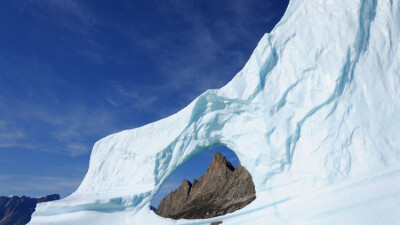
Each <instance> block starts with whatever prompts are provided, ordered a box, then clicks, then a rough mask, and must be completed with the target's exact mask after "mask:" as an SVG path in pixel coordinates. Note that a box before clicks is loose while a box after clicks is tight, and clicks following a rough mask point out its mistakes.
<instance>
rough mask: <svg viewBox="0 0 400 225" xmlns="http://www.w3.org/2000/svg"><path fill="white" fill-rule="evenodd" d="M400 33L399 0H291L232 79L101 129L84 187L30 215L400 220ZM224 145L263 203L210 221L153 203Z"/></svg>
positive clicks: (40, 220)
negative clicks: (173, 105)
mask: <svg viewBox="0 0 400 225" xmlns="http://www.w3.org/2000/svg"><path fill="white" fill-rule="evenodd" d="M399 36H400V3H399V1H398V0H379V1H378V0H335V1H332V0H325V1H323V0H291V1H290V3H289V6H288V8H287V10H286V12H285V15H284V16H283V18H282V19H281V21H280V22H279V23H278V24H277V25H276V27H275V28H274V29H273V30H272V31H271V32H270V33H267V34H265V35H264V36H263V37H262V39H261V40H260V42H259V43H258V45H257V47H256V49H255V50H254V52H253V53H252V55H251V57H250V59H249V60H248V62H247V63H246V65H245V66H244V68H243V69H242V70H241V71H240V72H239V73H238V74H237V75H236V76H235V77H234V78H233V79H232V80H231V81H230V82H229V83H228V84H226V85H225V86H224V87H222V88H220V89H218V90H208V91H206V92H205V93H203V94H202V95H200V96H199V97H197V98H196V99H195V100H194V101H193V102H192V103H190V104H189V105H188V106H187V107H185V108H184V109H182V110H181V111H179V112H177V113H176V114H174V115H171V116H169V117H167V118H165V119H162V120H160V121H157V122H154V123H151V124H148V125H145V126H143V127H139V128H136V129H132V130H126V131H122V132H119V133H116V134H112V135H110V136H107V137H105V138H103V139H101V140H99V141H98V142H97V143H96V144H95V145H94V147H93V150H92V154H91V157H90V163H89V169H88V172H87V174H86V176H85V178H84V180H83V181H82V183H81V185H80V186H79V188H78V189H77V190H76V191H75V192H74V193H73V194H71V195H70V196H68V197H66V198H64V199H61V200H59V201H55V202H48V203H41V204H39V205H38V207H37V208H36V212H35V213H34V214H33V218H32V220H31V222H30V223H29V224H32V225H33V224H41V225H43V224H75V225H79V224H82V225H83V224H84V225H88V224H96V225H101V224H105V225H110V224H162V225H168V224H210V223H211V222H213V221H223V224H224V225H225V224H240V225H242V224H266V225H268V224H296V225H301V224H304V225H309V224H341V225H346V224H349V225H350V224H351V225H353V224H363V225H369V224H371V225H376V224H385V225H387V224H399V223H400V222H399V220H400V213H399V212H400V135H399V134H400V133H399V129H400V48H399V43H400V38H399ZM220 145H224V146H227V147H228V148H230V149H232V150H233V151H234V152H235V153H236V155H237V156H238V158H239V160H240V161H241V163H242V165H243V166H244V167H245V168H246V169H247V170H248V171H249V172H250V173H251V175H252V177H253V180H254V184H255V187H256V193H257V199H256V200H255V201H254V202H252V203H251V204H250V205H248V206H246V207H245V208H243V209H241V210H239V211H236V212H234V213H231V214H227V215H224V216H221V217H217V218H212V219H207V220H176V221H175V220H172V219H166V218H161V217H159V216H157V215H156V214H155V213H153V212H152V211H150V209H149V208H150V207H149V206H150V202H151V200H152V198H153V196H154V195H155V194H156V193H157V191H158V190H159V189H160V187H161V185H162V184H163V183H164V182H165V181H166V179H167V178H168V177H169V176H170V175H171V174H172V173H173V172H174V170H175V169H176V168H178V167H179V166H180V165H182V164H183V163H185V162H186V161H188V160H189V159H190V158H192V157H194V156H196V155H197V154H198V153H200V152H202V151H205V150H207V149H210V148H213V147H215V146H220Z"/></svg>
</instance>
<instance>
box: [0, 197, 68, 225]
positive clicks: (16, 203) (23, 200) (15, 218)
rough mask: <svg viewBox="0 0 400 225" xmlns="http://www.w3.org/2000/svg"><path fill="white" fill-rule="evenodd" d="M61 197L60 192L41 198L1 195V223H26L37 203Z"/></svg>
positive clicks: (8, 224) (15, 224)
mask: <svg viewBox="0 0 400 225" xmlns="http://www.w3.org/2000/svg"><path fill="white" fill-rule="evenodd" d="M58 199H60V196H59V195H58V194H53V195H47V196H44V197H40V198H30V197H26V196H22V197H17V196H9V197H5V196H1V197H0V225H24V224H27V223H28V222H29V221H30V220H31V216H32V213H33V212H34V211H35V208H36V204H37V203H41V202H48V201H53V200H58Z"/></svg>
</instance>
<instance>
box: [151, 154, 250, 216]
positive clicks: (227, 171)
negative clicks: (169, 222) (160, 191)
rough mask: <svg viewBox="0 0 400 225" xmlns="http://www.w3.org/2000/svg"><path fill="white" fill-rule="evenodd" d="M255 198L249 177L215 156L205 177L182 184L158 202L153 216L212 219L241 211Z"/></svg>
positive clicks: (224, 159)
mask: <svg viewBox="0 0 400 225" xmlns="http://www.w3.org/2000/svg"><path fill="white" fill-rule="evenodd" d="M255 198H256V194H255V188H254V183H253V180H252V178H251V175H250V173H249V172H248V171H247V170H246V169H245V168H244V167H243V166H242V165H241V164H240V163H239V165H238V166H237V168H236V169H235V168H234V167H233V166H232V164H231V163H230V162H229V161H228V160H226V158H225V157H224V156H223V155H221V154H220V153H216V154H215V155H214V158H213V160H212V162H211V164H210V166H209V167H208V169H207V171H206V173H205V174H204V175H203V176H202V177H201V178H200V179H199V180H194V181H193V183H190V182H189V181H188V180H184V181H183V182H182V184H181V186H180V187H179V188H178V189H177V190H175V191H171V193H170V194H168V195H167V196H166V197H165V198H164V199H163V200H161V202H160V205H159V207H158V209H157V211H156V213H157V214H158V215H160V216H162V217H167V218H173V219H181V218H185V219H204V218H211V217H216V216H221V215H225V214H227V213H230V212H234V211H236V210H238V209H241V208H243V207H244V206H246V205H248V204H249V203H250V202H252V201H253V200H254V199H255Z"/></svg>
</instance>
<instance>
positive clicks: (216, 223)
mask: <svg viewBox="0 0 400 225" xmlns="http://www.w3.org/2000/svg"><path fill="white" fill-rule="evenodd" d="M221 223H222V221H217V222H212V223H211V224H210V225H219V224H221Z"/></svg>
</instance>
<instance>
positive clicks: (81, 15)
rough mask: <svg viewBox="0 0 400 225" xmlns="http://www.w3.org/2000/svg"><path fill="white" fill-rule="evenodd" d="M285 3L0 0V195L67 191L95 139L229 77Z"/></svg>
mask: <svg viewBox="0 0 400 225" xmlns="http://www.w3.org/2000/svg"><path fill="white" fill-rule="evenodd" d="M287 4H288V1H287V0H270V1H267V0H264V1H261V0H246V1H236V0H220V1H212V0H194V1H187V0H163V1H98V0H96V1H95V0H85V1H78V0H14V1H0V30H1V33H2V34H1V36H0V195H11V194H14V195H30V196H39V195H44V194H48V193H60V194H61V196H62V197H65V196H67V195H68V194H70V193H72V192H73V191H74V190H75V189H76V187H77V186H78V185H79V183H80V182H81V180H82V178H83V176H84V175H85V173H86V171H87V168H88V162H89V157H90V151H91V147H92V146H93V144H94V143H95V142H96V141H97V140H98V139H100V138H102V137H104V136H106V135H108V134H111V133H114V132H118V131H121V130H124V129H131V128H135V127H139V126H142V125H145V124H147V123H149V122H153V121H155V120H159V119H161V118H163V117H166V116H168V115H170V114H173V113H175V112H177V111H178V110H179V109H181V108H183V107H184V106H186V105H187V104H189V103H190V102H191V101H192V100H193V99H194V98H195V97H197V96H198V95H200V94H201V93H202V92H204V91H206V90H207V89H211V88H219V87H221V86H223V85H224V84H225V83H227V82H229V81H230V80H231V79H232V78H233V76H234V75H235V74H236V73H237V72H238V71H240V69H241V68H242V67H243V66H244V64H245V63H246V61H247V59H248V58H249V56H250V55H251V53H252V51H253V49H254V48H255V47H256V45H257V43H258V41H259V40H260V38H261V37H262V36H263V34H264V33H266V32H269V31H271V29H272V28H273V27H274V26H275V24H276V23H277V22H278V21H279V19H280V18H281V17H282V15H283V13H284V11H285V9H286V7H287ZM204 154H205V155H204V156H199V157H196V158H197V159H196V158H195V159H193V160H194V161H193V163H192V164H194V165H199V166H194V167H193V170H195V171H197V172H198V171H202V170H204V171H205V168H206V167H207V166H208V164H209V162H210V161H207V160H211V158H210V157H209V156H207V153H204ZM229 157H230V156H229ZM229 157H228V158H229ZM185 171H187V170H185ZM189 175H190V174H189ZM189 175H188V174H187V173H186V174H185V173H184V172H179V170H178V172H177V174H176V177H171V179H170V180H171V181H169V184H168V185H172V184H175V183H179V184H180V182H181V180H182V179H183V178H188V179H192V177H187V176H189Z"/></svg>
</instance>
